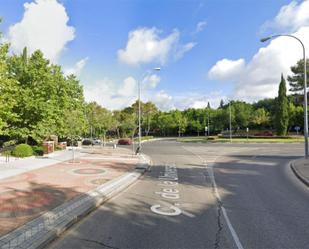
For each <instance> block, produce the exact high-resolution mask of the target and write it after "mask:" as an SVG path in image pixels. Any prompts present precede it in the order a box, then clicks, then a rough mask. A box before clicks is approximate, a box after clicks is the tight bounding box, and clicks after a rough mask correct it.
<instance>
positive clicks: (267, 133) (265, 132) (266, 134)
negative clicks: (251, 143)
mask: <svg viewBox="0 0 309 249" xmlns="http://www.w3.org/2000/svg"><path fill="white" fill-rule="evenodd" d="M254 136H260V137H272V136H273V133H272V132H271V131H260V132H257V133H255V134H254Z"/></svg>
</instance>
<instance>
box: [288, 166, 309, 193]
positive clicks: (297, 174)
mask: <svg viewBox="0 0 309 249" xmlns="http://www.w3.org/2000/svg"><path fill="white" fill-rule="evenodd" d="M290 168H291V170H292V171H293V173H294V175H295V176H296V177H297V178H298V179H299V180H300V181H301V182H302V183H304V184H305V185H306V186H307V187H309V181H308V180H307V179H306V178H305V177H303V176H302V174H301V173H300V172H299V170H297V168H296V167H295V165H294V161H292V162H290Z"/></svg>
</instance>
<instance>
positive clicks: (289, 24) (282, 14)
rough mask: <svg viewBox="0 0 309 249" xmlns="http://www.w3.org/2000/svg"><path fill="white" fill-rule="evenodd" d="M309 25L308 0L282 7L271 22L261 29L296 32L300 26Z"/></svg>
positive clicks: (293, 2)
mask: <svg viewBox="0 0 309 249" xmlns="http://www.w3.org/2000/svg"><path fill="white" fill-rule="evenodd" d="M308 25H309V0H305V1H303V2H301V3H297V1H292V2H291V3H289V4H288V5H284V6H283V7H282V8H281V9H280V11H279V13H278V14H277V16H276V17H275V18H274V20H272V21H268V22H266V23H265V24H264V26H263V28H264V29H268V28H274V29H278V30H282V29H284V30H289V31H292V32H294V31H296V30H297V29H299V28H301V27H302V26H308Z"/></svg>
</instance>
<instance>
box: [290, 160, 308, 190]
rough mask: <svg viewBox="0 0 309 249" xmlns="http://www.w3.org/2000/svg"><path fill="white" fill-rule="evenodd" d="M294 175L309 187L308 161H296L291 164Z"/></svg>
mask: <svg viewBox="0 0 309 249" xmlns="http://www.w3.org/2000/svg"><path fill="white" fill-rule="evenodd" d="M291 169H292V171H293V172H294V173H295V175H296V176H297V177H298V178H299V179H300V180H301V181H302V182H303V183H304V184H305V185H307V186H308V187H309V159H298V160H295V161H292V162H291Z"/></svg>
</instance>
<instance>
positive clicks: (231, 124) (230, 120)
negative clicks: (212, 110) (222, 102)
mask: <svg viewBox="0 0 309 249" xmlns="http://www.w3.org/2000/svg"><path fill="white" fill-rule="evenodd" d="M229 110H230V142H232V110H231V101H229Z"/></svg>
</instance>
